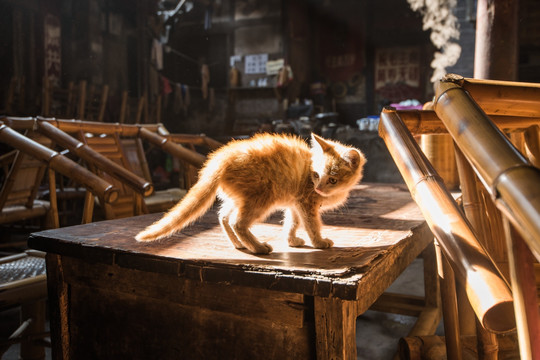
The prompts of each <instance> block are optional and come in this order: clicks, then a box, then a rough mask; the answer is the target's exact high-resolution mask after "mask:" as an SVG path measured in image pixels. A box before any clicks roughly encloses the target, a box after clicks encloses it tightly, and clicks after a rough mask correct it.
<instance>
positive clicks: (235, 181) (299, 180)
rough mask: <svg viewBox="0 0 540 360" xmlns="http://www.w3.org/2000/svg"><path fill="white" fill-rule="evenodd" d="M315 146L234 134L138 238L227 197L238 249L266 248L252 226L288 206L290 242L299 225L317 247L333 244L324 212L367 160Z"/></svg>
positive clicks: (153, 235)
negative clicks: (327, 236)
mask: <svg viewBox="0 0 540 360" xmlns="http://www.w3.org/2000/svg"><path fill="white" fill-rule="evenodd" d="M311 142H312V144H311V148H310V147H309V146H308V144H307V143H306V142H305V141H303V140H302V139H299V138H297V137H293V136H285V135H270V134H260V135H256V136H254V137H253V138H251V139H248V140H240V141H232V142H230V143H228V144H227V145H225V146H223V147H221V148H220V149H218V150H217V151H216V152H214V153H213V154H211V155H210V157H209V159H208V160H207V161H206V163H205V165H204V167H203V168H202V169H201V172H200V174H199V181H198V182H197V183H196V184H195V185H194V186H193V187H192V188H191V189H190V190H189V192H188V193H187V194H186V196H185V197H184V198H183V199H182V200H181V201H180V202H179V203H178V204H177V205H175V206H174V207H173V208H172V209H171V210H169V212H168V213H166V214H165V215H164V216H163V217H162V218H161V219H160V220H158V221H157V222H155V223H154V224H152V225H150V226H148V227H147V228H146V229H144V230H143V231H142V232H140V233H139V234H138V235H137V236H136V239H137V241H153V240H157V239H161V238H164V237H167V236H169V235H171V234H173V233H174V232H176V231H179V230H181V229H182V228H184V227H186V226H187V225H188V224H190V223H192V222H193V221H195V220H196V219H198V218H199V217H200V216H202V215H203V214H204V213H205V212H206V211H207V210H208V209H209V208H210V207H211V206H212V204H213V202H214V199H215V197H216V195H217V196H218V197H219V198H220V199H221V201H222V206H221V209H220V211H219V222H220V224H221V227H222V229H223V231H224V232H225V234H226V235H227V237H228V238H229V240H231V242H232V243H233V244H234V246H235V247H236V248H237V249H243V248H247V249H248V250H249V251H251V252H252V253H256V254H267V253H269V252H271V251H272V247H271V246H270V245H268V244H267V243H261V242H259V241H258V240H257V239H256V238H255V236H253V234H252V233H251V232H250V230H249V228H250V226H251V225H252V224H253V223H254V222H256V221H260V220H262V219H264V218H265V217H266V216H267V215H269V214H270V213H271V212H272V211H274V210H276V209H284V214H285V217H284V224H283V227H284V232H285V236H286V238H287V240H288V242H289V245H290V246H302V245H304V240H302V239H300V238H298V237H296V230H297V228H298V227H299V226H300V225H303V227H304V228H305V229H306V231H307V233H308V236H309V238H310V240H311V244H312V245H313V246H314V247H315V248H328V247H331V246H332V245H333V242H332V241H331V240H329V239H324V238H322V237H321V224H322V222H321V216H320V213H321V211H324V210H329V209H333V208H336V207H338V206H340V205H342V204H343V203H344V202H345V201H346V200H347V197H348V195H349V192H350V190H351V189H352V187H353V186H354V185H355V184H357V183H358V181H360V180H361V178H362V171H363V167H364V164H365V162H366V159H365V157H364V155H363V154H362V152H360V150H358V149H355V148H352V147H348V146H345V145H342V144H340V143H338V142H335V141H330V140H325V139H323V138H321V137H319V136H317V135H314V134H313V135H312V141H311Z"/></svg>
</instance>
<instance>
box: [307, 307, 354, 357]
mask: <svg viewBox="0 0 540 360" xmlns="http://www.w3.org/2000/svg"><path fill="white" fill-rule="evenodd" d="M314 308H315V337H316V344H317V345H316V346H317V359H318V360H322V359H333V360H338V359H343V360H345V359H356V318H357V316H358V314H357V311H356V304H355V302H354V301H345V300H340V299H336V298H323V297H317V296H316V297H315V299H314Z"/></svg>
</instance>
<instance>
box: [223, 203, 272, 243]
mask: <svg viewBox="0 0 540 360" xmlns="http://www.w3.org/2000/svg"><path fill="white" fill-rule="evenodd" d="M260 215H261V214H259V213H258V212H257V211H254V210H253V209H245V208H241V209H238V213H237V216H236V219H232V218H231V219H230V220H229V221H230V222H229V223H230V225H231V227H232V228H233V230H234V232H235V234H236V235H237V236H238V239H240V241H241V242H242V244H243V245H244V246H245V247H246V248H247V249H248V250H249V251H251V252H252V253H254V254H268V253H270V252H272V247H271V246H270V245H268V244H267V243H261V242H260V241H259V240H257V238H256V237H255V236H254V235H253V234H252V233H251V231H249V228H250V226H251V225H252V224H253V223H254V222H255V221H256V220H257V219H258V218H259V217H260Z"/></svg>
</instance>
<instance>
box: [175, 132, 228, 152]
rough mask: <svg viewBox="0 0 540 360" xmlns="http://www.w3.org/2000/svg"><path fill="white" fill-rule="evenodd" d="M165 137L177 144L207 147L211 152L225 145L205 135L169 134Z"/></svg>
mask: <svg viewBox="0 0 540 360" xmlns="http://www.w3.org/2000/svg"><path fill="white" fill-rule="evenodd" d="M165 137H166V138H168V139H171V140H172V141H174V142H175V143H181V144H193V145H202V146H206V147H207V148H208V149H210V150H215V149H217V148H219V147H221V146H222V145H223V144H222V143H220V142H219V141H217V140H214V139H212V138H209V137H208V136H205V135H191V134H169V135H166V136H165Z"/></svg>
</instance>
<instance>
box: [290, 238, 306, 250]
mask: <svg viewBox="0 0 540 360" xmlns="http://www.w3.org/2000/svg"><path fill="white" fill-rule="evenodd" d="M288 241H289V246H292V247H299V246H304V244H305V243H306V242H305V241H304V239H301V238H299V237H297V236H291V237H289V239H288Z"/></svg>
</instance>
